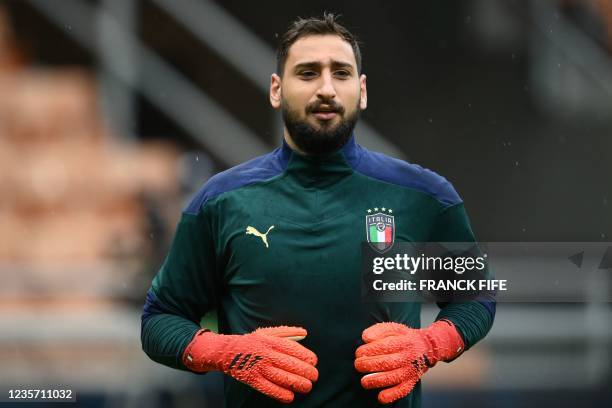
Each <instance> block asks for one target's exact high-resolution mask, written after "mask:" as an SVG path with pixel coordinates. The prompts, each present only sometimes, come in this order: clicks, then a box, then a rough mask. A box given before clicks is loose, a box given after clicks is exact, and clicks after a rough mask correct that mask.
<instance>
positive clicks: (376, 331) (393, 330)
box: [361, 322, 412, 343]
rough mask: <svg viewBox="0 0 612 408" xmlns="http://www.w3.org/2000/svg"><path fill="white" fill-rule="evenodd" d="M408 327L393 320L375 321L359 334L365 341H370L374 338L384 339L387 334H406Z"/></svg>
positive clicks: (374, 339) (408, 330)
mask: <svg viewBox="0 0 612 408" xmlns="http://www.w3.org/2000/svg"><path fill="white" fill-rule="evenodd" d="M410 330H412V329H410V327H408V326H406V325H404V324H401V323H395V322H386V323H376V324H375V325H373V326H370V327H368V328H367V329H365V330H364V331H363V333H362V334H361V338H362V339H363V341H364V342H366V343H371V342H373V341H376V340H380V339H384V338H385V337H389V336H400V335H402V334H408V333H409V332H410Z"/></svg>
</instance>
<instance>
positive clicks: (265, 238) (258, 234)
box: [246, 225, 274, 248]
mask: <svg viewBox="0 0 612 408" xmlns="http://www.w3.org/2000/svg"><path fill="white" fill-rule="evenodd" d="M272 228H274V225H272V226H271V227H270V228H268V230H267V231H266V233H265V234H262V233H261V232H259V231H257V229H256V228H254V227H251V226H250V225H249V226H248V227H247V229H246V233H247V235H255V236H256V237H259V238H261V240H262V241H263V243H264V244H265V245H266V248H268V232H270V230H271V229H272Z"/></svg>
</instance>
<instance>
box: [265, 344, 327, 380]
mask: <svg viewBox="0 0 612 408" xmlns="http://www.w3.org/2000/svg"><path fill="white" fill-rule="evenodd" d="M269 358H270V362H271V363H272V365H274V366H275V367H277V368H280V369H282V370H285V371H289V372H290V373H293V374H297V375H299V376H301V377H304V378H306V379H307V380H310V381H317V379H318V378H319V372H318V371H317V369H316V368H315V367H314V366H313V365H311V364H308V363H305V362H304V361H302V360H300V359H297V358H295V357H293V356H290V355H287V354H282V353H277V352H275V351H269Z"/></svg>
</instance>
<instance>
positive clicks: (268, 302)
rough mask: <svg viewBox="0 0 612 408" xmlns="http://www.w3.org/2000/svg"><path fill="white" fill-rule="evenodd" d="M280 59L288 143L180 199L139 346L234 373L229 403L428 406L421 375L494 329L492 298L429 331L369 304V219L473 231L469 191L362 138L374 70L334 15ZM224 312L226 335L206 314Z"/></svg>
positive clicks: (276, 98)
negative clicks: (465, 198)
mask: <svg viewBox="0 0 612 408" xmlns="http://www.w3.org/2000/svg"><path fill="white" fill-rule="evenodd" d="M277 63H278V66H277V74H273V75H272V78H271V85H270V103H271V104H272V106H273V107H274V108H276V109H281V110H282V114H283V119H284V123H285V128H284V142H283V145H282V146H281V147H279V148H278V149H276V150H275V151H273V152H272V153H270V154H267V155H265V156H262V157H259V158H256V159H254V160H251V161H249V162H247V163H244V164H242V165H239V166H237V167H234V168H232V169H229V170H227V171H225V172H222V173H220V174H217V175H216V176H214V177H212V178H211V179H210V180H209V181H208V182H207V183H206V184H205V185H204V186H203V188H202V189H201V190H200V191H199V193H198V194H197V195H196V196H195V198H194V199H193V200H192V201H191V203H190V204H189V205H188V206H187V208H186V209H185V210H184V212H183V215H182V218H181V220H180V222H179V225H178V228H177V232H176V236H175V238H174V242H173V244H172V248H171V249H170V252H169V254H168V257H167V259H166V261H165V263H164V265H163V266H162V268H161V270H160V271H159V273H158V275H157V276H156V277H155V279H154V281H153V284H152V287H151V290H150V291H149V293H148V295H147V300H146V303H145V307H144V312H143V317H142V344H143V349H144V351H145V352H146V353H147V354H148V355H149V357H151V358H152V359H153V360H155V361H157V362H160V363H162V364H165V365H168V366H171V367H175V368H179V369H183V370H190V371H193V372H198V373H203V372H208V371H212V370H220V371H222V372H224V373H225V374H227V375H226V377H225V379H226V381H225V396H226V404H227V406H230V407H237V406H241V407H242V406H244V407H267V406H278V405H280V404H281V403H290V402H292V403H293V405H295V406H300V407H322V406H330V407H372V406H378V405H379V403H394V405H393V406H397V407H414V406H419V404H420V382H419V379H420V378H421V376H422V375H423V374H424V373H425V371H427V370H428V369H429V368H431V367H433V366H434V365H435V364H436V362H438V361H440V360H442V361H450V360H452V359H454V358H456V357H457V356H458V355H459V354H461V353H462V352H463V351H464V350H465V349H467V348H469V347H471V346H472V345H473V344H474V343H476V342H477V341H478V340H480V339H481V338H482V337H484V336H485V334H486V333H487V332H488V330H489V329H490V327H491V325H492V322H493V317H494V312H495V304H494V303H493V301H492V300H487V301H471V302H465V303H449V304H446V305H443V306H444V307H443V308H442V310H441V312H440V314H439V315H438V317H437V319H436V322H434V323H433V324H431V325H429V326H428V327H427V328H424V329H419V327H420V317H419V314H420V305H419V304H417V303H366V302H363V301H362V300H361V298H360V293H361V291H360V261H361V259H360V258H361V257H360V255H359V254H360V251H361V244H362V242H364V241H366V239H367V238H366V232H365V230H366V229H365V228H364V226H365V224H364V218H365V216H366V215H367V214H368V210H369V211H370V213H371V212H372V211H373V210H376V211H383V212H385V213H386V214H392V215H393V216H394V220H395V240H396V241H398V242H400V241H412V242H427V241H438V242H448V241H458V242H465V241H470V242H471V241H474V236H473V233H472V230H471V228H470V225H469V222H468V219H467V216H466V213H465V210H464V208H463V204H462V202H461V200H460V198H459V197H458V195H457V193H456V192H455V190H454V189H453V187H452V186H451V185H450V183H449V182H448V181H446V180H445V179H444V178H442V177H440V176H438V175H436V174H435V173H433V172H431V171H429V170H425V169H423V168H421V167H419V166H416V165H413V164H408V163H405V162H403V161H400V160H396V159H392V158H389V157H387V156H384V155H382V154H378V153H373V152H370V151H368V150H366V149H364V148H363V147H361V146H359V145H358V144H357V143H356V141H355V139H354V137H353V129H354V127H355V124H356V122H357V119H358V116H359V112H360V111H361V110H363V109H365V108H366V106H367V89H366V76H365V75H363V74H362V73H361V55H360V51H359V46H358V44H357V42H356V41H355V38H354V37H353V35H352V34H351V33H350V32H349V31H348V30H347V29H346V28H344V27H343V26H341V25H340V24H338V22H337V21H336V18H335V16H333V15H331V14H325V15H324V16H323V18H321V19H318V18H310V19H300V20H298V21H296V22H295V23H293V25H292V26H291V27H290V29H289V30H288V32H287V33H285V34H284V36H283V37H282V41H281V44H280V47H279V50H278V54H277ZM212 309H216V310H217V311H218V318H219V331H220V333H223V334H215V333H212V332H210V331H208V330H206V329H201V328H200V326H199V322H200V319H201V317H202V316H203V315H204V314H205V313H206V312H207V311H209V310H212ZM298 341H299V343H298Z"/></svg>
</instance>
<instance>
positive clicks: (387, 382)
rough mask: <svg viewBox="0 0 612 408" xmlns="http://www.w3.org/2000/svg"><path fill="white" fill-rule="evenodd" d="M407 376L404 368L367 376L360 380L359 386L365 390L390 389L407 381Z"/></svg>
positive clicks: (407, 373) (407, 372)
mask: <svg viewBox="0 0 612 408" xmlns="http://www.w3.org/2000/svg"><path fill="white" fill-rule="evenodd" d="M409 375H410V373H409V371H408V370H406V367H402V368H398V369H396V370H391V371H385V372H380V373H373V374H368V375H364V376H363V377H362V378H361V386H362V387H363V388H365V389H366V390H371V389H373V388H383V387H391V386H393V385H397V384H400V383H401V382H402V381H405V380H407V379H408V377H409Z"/></svg>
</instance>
